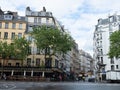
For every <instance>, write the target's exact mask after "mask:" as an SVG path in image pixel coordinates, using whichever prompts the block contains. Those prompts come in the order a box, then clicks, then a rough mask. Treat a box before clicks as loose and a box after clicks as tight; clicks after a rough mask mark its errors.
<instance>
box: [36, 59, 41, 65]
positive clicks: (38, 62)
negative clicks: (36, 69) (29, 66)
mask: <svg viewBox="0 0 120 90" xmlns="http://www.w3.org/2000/svg"><path fill="white" fill-rule="evenodd" d="M36 66H40V58H36Z"/></svg>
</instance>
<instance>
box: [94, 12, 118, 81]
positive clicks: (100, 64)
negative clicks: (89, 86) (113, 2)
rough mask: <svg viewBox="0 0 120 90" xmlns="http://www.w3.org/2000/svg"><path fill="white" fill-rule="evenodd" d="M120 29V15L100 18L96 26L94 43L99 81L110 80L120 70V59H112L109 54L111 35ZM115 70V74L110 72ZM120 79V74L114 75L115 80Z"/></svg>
mask: <svg viewBox="0 0 120 90" xmlns="http://www.w3.org/2000/svg"><path fill="white" fill-rule="evenodd" d="M116 30H120V15H116V14H114V15H111V16H108V17H107V18H105V19H102V18H100V19H98V23H97V25H96V26H95V31H94V37H93V42H94V43H93V45H94V48H93V50H94V59H95V64H96V75H97V79H98V80H99V81H101V80H106V79H107V80H109V79H111V78H112V77H111V78H109V77H110V75H111V76H114V75H115V72H119V71H120V60H118V59H116V58H112V59H110V58H109V56H108V52H109V46H110V41H109V37H110V35H111V34H112V33H113V32H114V31H116ZM112 72H114V74H110V73H112ZM117 78H119V79H120V76H116V75H115V76H114V80H117Z"/></svg>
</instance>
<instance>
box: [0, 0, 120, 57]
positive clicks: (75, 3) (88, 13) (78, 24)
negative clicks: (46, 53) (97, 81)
mask: <svg viewBox="0 0 120 90" xmlns="http://www.w3.org/2000/svg"><path fill="white" fill-rule="evenodd" d="M27 6H30V8H31V10H35V11H41V10H42V8H43V6H45V7H46V10H47V11H50V12H52V13H53V16H54V17H56V18H57V20H58V21H60V22H61V23H62V25H64V26H65V28H66V29H68V30H69V32H70V33H71V35H72V37H73V38H74V40H75V41H76V43H78V45H79V49H83V50H84V51H86V52H88V53H90V54H91V55H92V54H93V32H94V30H95V25H96V24H97V20H98V19H99V18H107V17H108V15H113V14H119V13H120V0H0V7H1V9H2V10H4V11H6V10H11V11H17V12H18V14H19V15H22V16H24V15H25V9H26V7H27Z"/></svg>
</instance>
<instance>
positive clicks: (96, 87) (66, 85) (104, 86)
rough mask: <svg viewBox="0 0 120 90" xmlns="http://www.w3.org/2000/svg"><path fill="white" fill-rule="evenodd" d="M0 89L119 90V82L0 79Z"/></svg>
mask: <svg viewBox="0 0 120 90" xmlns="http://www.w3.org/2000/svg"><path fill="white" fill-rule="evenodd" d="M0 90H120V83H119V84H111V83H88V82H15V81H14V82H10V81H0Z"/></svg>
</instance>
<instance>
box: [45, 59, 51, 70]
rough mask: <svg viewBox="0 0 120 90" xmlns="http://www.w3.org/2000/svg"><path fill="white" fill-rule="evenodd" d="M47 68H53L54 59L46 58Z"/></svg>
mask: <svg viewBox="0 0 120 90" xmlns="http://www.w3.org/2000/svg"><path fill="white" fill-rule="evenodd" d="M45 67H46V68H51V67H52V58H46V60H45Z"/></svg>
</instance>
